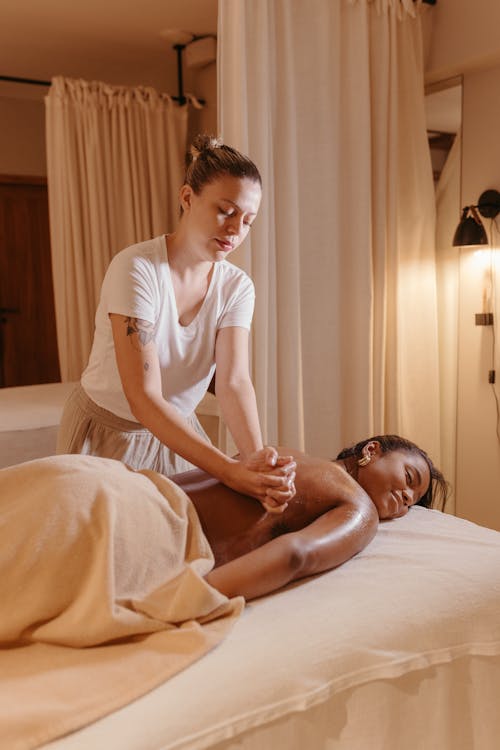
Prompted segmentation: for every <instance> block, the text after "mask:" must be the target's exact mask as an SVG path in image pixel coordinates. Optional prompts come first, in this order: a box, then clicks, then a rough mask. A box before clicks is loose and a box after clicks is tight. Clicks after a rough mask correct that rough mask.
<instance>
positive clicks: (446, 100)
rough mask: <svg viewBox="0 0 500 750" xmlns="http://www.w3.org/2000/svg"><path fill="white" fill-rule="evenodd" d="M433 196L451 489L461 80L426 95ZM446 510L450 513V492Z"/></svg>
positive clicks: (444, 447) (444, 444)
mask: <svg viewBox="0 0 500 750" xmlns="http://www.w3.org/2000/svg"><path fill="white" fill-rule="evenodd" d="M425 110H426V123H427V135H428V139H429V148H430V154H431V162H432V169H433V174H434V186H435V194H436V291H437V316H438V349H439V372H440V376H439V377H440V404H441V413H440V425H441V456H440V464H441V469H442V470H443V472H444V474H445V476H446V477H448V479H449V480H450V482H451V485H452V491H453V490H454V488H455V487H456V434H457V394H458V368H457V357H458V307H459V255H458V248H456V247H453V246H452V238H453V234H454V232H455V228H456V225H457V222H458V219H459V217H460V207H461V165H462V153H461V151H462V149H461V128H462V79H461V77H458V78H453V79H449V80H447V81H443V82H440V83H437V84H433V85H432V86H430V87H429V88H428V89H427V91H426V97H425ZM446 509H447V511H449V512H451V513H453V512H454V511H455V495H454V492H453V494H452V496H451V498H450V501H449V503H448V504H447V508H446Z"/></svg>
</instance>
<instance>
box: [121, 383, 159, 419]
mask: <svg viewBox="0 0 500 750" xmlns="http://www.w3.org/2000/svg"><path fill="white" fill-rule="evenodd" d="M123 392H124V394H125V398H126V399H127V403H128V405H129V408H130V411H131V412H132V416H133V417H134V419H135V420H136V421H137V422H139V423H140V424H142V425H146V423H147V421H148V419H147V417H148V414H150V413H151V408H152V407H153V406H154V404H155V401H156V398H155V395H154V394H152V393H149V392H148V391H146V390H144V389H143V388H137V387H136V388H133V387H128V388H124V389H123Z"/></svg>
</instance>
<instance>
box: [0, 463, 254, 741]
mask: <svg viewBox="0 0 500 750" xmlns="http://www.w3.org/2000/svg"><path fill="white" fill-rule="evenodd" d="M213 563H214V560H213V555H212V552H211V549H210V545H209V544H208V541H207V539H206V537H205V535H204V534H203V531H202V528H201V525H200V522H199V519H198V516H197V514H196V511H195V509H194V507H193V505H192V503H191V501H190V500H189V498H188V496H187V495H186V494H185V493H184V492H183V491H182V490H180V489H179V488H178V487H177V485H175V484H174V483H173V482H171V481H170V480H169V479H167V478H165V477H163V476H161V475H159V474H155V473H154V472H149V471H143V472H135V471H132V470H130V469H128V468H127V467H126V466H124V465H123V464H121V463H120V462H118V461H113V460H110V459H101V458H95V457H92V456H55V457H50V458H44V459H39V460H36V461H30V462H28V463H25V464H20V465H18V466H13V467H10V468H7V469H3V470H1V471H0V645H1V647H2V648H1V650H0V674H1V675H2V680H1V685H0V746H1V747H9V748H10V749H11V750H14V748H16V750H17V748H19V749H21V748H32V747H36V746H37V745H39V744H41V743H43V742H47V741H49V740H50V739H54V738H55V737H57V736H59V735H60V734H63V733H66V732H68V731H70V730H72V729H75V728H77V727H80V726H82V725H83V724H85V723H88V722H89V721H92V720H94V719H96V718H98V717H100V716H102V715H104V714H105V713H108V712H109V711H111V710H114V709H115V708H117V707H119V706H122V705H124V704H126V703H127V702H129V701H130V700H133V699H135V698H136V697H138V696H140V695H142V694H143V693H144V692H146V691H147V690H150V689H151V688H152V687H154V686H155V685H157V684H159V683H160V682H162V681H164V680H165V679H167V678H168V677H170V676H171V675H173V674H175V673H176V672H178V671H179V670H181V669H183V668H184V667H186V666H187V665H188V664H190V663H191V662H192V661H194V660H195V659H197V658H199V657H200V656H201V655H202V654H204V653H206V652H207V651H208V650H209V649H210V648H212V647H213V646H214V645H216V644H217V643H218V642H220V640H221V639H222V638H223V637H224V635H225V633H226V632H227V630H228V629H229V627H230V626H231V625H232V623H233V622H234V620H235V618H236V617H237V615H238V614H239V613H240V612H241V609H242V606H243V601H242V600H241V599H234V600H231V601H230V600H228V599H227V598H226V597H225V596H223V595H222V594H220V593H219V592H218V591H217V590H216V589H214V588H213V587H211V586H210V585H209V584H208V583H207V582H206V580H205V579H204V576H205V575H206V574H207V573H208V572H209V570H211V568H212V567H213Z"/></svg>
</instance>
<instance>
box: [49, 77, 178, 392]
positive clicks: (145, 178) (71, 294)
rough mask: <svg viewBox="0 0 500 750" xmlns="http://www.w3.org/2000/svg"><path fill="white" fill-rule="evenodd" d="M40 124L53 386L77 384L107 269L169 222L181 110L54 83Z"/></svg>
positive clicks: (124, 91) (139, 95)
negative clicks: (53, 332) (53, 325)
mask: <svg viewBox="0 0 500 750" xmlns="http://www.w3.org/2000/svg"><path fill="white" fill-rule="evenodd" d="M46 124H47V175H48V179H47V181H48V189H49V211H50V231H51V246H52V268H53V276H54V296H55V306H56V322H57V337H58V345H59V360H60V367H61V377H62V380H63V381H66V380H78V379H79V377H80V375H81V372H82V370H83V368H84V367H85V365H86V363H87V359H88V355H89V352H90V347H91V344H92V337H93V332H94V314H95V310H96V307H97V302H98V299H99V290H100V287H101V282H102V278H103V276H104V272H105V270H106V268H107V266H108V264H109V261H110V260H111V258H112V257H113V255H114V254H115V253H116V252H118V251H119V250H121V249H122V248H124V247H126V246H127V245H129V244H131V243H133V242H137V241H140V240H144V239H147V238H149V237H152V236H155V235H158V234H161V233H162V232H165V231H167V229H168V228H169V227H172V226H173V224H174V221H175V220H176V218H175V217H176V210H177V191H178V188H179V186H180V184H181V182H182V177H183V157H184V152H185V148H186V134H187V105H185V106H183V107H179V106H178V105H177V104H176V103H175V102H174V101H173V100H172V99H171V98H170V97H169V96H167V95H162V94H158V93H157V92H156V91H154V90H153V89H151V88H134V89H132V88H126V87H117V86H109V85H107V84H104V83H99V82H93V83H88V82H86V81H81V80H69V79H64V78H54V79H53V81H52V85H51V87H50V90H49V93H48V96H47V97H46Z"/></svg>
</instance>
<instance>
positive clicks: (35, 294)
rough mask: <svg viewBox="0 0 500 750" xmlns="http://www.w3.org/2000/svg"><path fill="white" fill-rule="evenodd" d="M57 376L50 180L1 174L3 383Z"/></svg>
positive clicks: (0, 370) (0, 346)
mask: <svg viewBox="0 0 500 750" xmlns="http://www.w3.org/2000/svg"><path fill="white" fill-rule="evenodd" d="M58 380H60V375H59V361H58V354H57V338H56V324H55V313H54V291H53V286H52V263H51V257H50V237H49V211H48V200H47V182H46V180H45V179H44V178H36V177H31V178H30V177H5V176H3V177H2V176H0V387H5V386H15V385H32V384H36V383H51V382H57V381H58Z"/></svg>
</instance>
